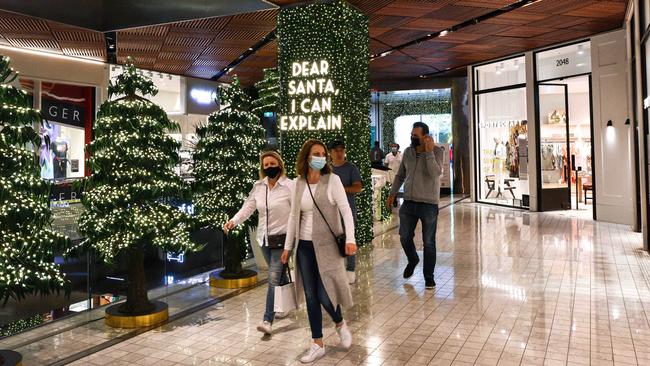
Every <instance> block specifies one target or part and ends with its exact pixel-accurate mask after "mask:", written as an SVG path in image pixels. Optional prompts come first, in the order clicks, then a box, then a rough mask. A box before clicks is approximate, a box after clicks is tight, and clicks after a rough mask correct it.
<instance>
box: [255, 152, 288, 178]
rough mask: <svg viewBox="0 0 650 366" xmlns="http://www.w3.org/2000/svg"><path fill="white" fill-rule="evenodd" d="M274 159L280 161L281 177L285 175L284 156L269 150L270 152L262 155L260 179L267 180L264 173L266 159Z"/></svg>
mask: <svg viewBox="0 0 650 366" xmlns="http://www.w3.org/2000/svg"><path fill="white" fill-rule="evenodd" d="M268 157H272V158H273V159H275V160H277V161H278V164H279V166H280V169H281V170H280V175H279V176H280V177H282V176H284V175H285V173H286V172H285V170H284V160H282V156H280V154H279V153H278V152H276V151H273V150H269V151H264V152H262V154H261V155H260V179H264V178H266V174H265V173H264V158H268Z"/></svg>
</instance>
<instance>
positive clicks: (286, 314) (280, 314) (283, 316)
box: [275, 311, 291, 319]
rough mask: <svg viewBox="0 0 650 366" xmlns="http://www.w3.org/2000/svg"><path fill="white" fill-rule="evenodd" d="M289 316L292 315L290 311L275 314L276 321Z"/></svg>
mask: <svg viewBox="0 0 650 366" xmlns="http://www.w3.org/2000/svg"><path fill="white" fill-rule="evenodd" d="M289 315H291V312H290V311H287V312H286V313H283V312H280V311H278V312H276V313H275V318H276V319H284V318H286V317H288V316H289Z"/></svg>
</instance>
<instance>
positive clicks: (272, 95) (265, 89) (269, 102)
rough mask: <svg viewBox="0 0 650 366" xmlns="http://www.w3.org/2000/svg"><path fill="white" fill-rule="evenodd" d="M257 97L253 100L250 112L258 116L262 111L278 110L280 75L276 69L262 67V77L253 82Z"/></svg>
mask: <svg viewBox="0 0 650 366" xmlns="http://www.w3.org/2000/svg"><path fill="white" fill-rule="evenodd" d="M255 88H256V89H257V90H258V92H259V98H257V99H256V100H254V101H253V109H252V112H253V113H255V114H256V115H257V116H258V117H260V116H262V115H263V114H264V112H276V113H277V112H278V105H279V104H280V95H279V91H280V76H279V75H278V69H276V68H272V69H264V79H263V80H262V81H259V82H257V83H256V84H255Z"/></svg>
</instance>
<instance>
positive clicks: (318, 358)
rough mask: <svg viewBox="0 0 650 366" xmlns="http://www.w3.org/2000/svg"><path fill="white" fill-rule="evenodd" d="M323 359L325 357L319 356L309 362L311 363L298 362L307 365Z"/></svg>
mask: <svg viewBox="0 0 650 366" xmlns="http://www.w3.org/2000/svg"><path fill="white" fill-rule="evenodd" d="M323 357H325V355H320V356H318V357H316V358H314V359H313V360H311V361H303V360H300V362H301V363H304V364H307V363H314V362H316V361H318V360H320V359H321V358H323Z"/></svg>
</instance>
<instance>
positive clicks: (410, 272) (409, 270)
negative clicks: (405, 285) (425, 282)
mask: <svg viewBox="0 0 650 366" xmlns="http://www.w3.org/2000/svg"><path fill="white" fill-rule="evenodd" d="M418 263H420V260H419V259H418V260H417V262H415V263H411V262H409V264H407V265H406V268H404V278H410V277H411V276H413V271H415V267H417V265H418Z"/></svg>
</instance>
